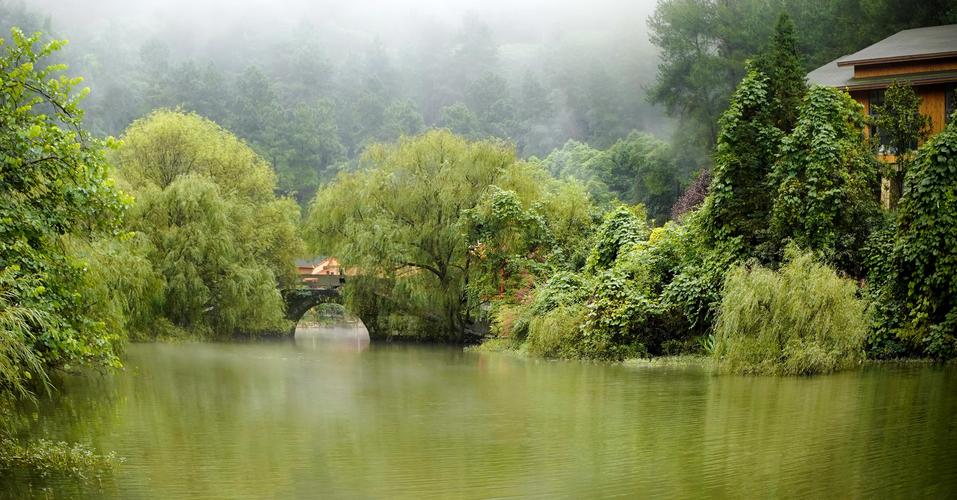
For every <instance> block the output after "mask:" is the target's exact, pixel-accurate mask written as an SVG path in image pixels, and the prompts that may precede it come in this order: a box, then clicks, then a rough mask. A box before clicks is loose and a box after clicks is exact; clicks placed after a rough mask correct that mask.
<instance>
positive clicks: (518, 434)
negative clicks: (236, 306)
mask: <svg viewBox="0 0 957 500" xmlns="http://www.w3.org/2000/svg"><path fill="white" fill-rule="evenodd" d="M124 363H125V368H124V370H123V371H120V372H117V373H115V374H110V375H94V376H86V377H68V378H66V380H65V381H64V384H63V387H62V389H61V393H60V394H59V395H58V396H57V397H55V398H52V399H44V400H43V401H41V403H40V405H39V407H38V408H35V409H34V410H33V411H35V414H34V415H33V416H32V417H33V420H34V421H33V428H32V429H31V430H30V434H31V435H34V436H37V437H39V436H44V437H49V438H54V439H64V440H78V441H80V442H83V443H87V444H90V445H92V446H93V447H95V448H96V449H97V450H100V451H110V450H115V451H116V452H117V454H118V455H120V456H122V457H124V458H125V460H126V461H125V463H123V464H121V465H120V466H118V468H117V470H116V472H115V474H114V475H113V477H111V478H110V479H108V480H106V481H105V482H104V483H103V484H100V485H98V486H85V487H79V486H77V485H76V484H74V483H72V482H63V483H57V482H56V481H50V480H46V482H45V483H44V484H45V485H46V487H47V488H50V490H49V491H47V492H46V494H49V493H51V492H52V495H53V496H64V495H75V496H81V497H83V496H85V497H91V498H103V497H106V498H130V499H136V498H162V499H168V498H184V499H191V498H314V497H323V498H355V497H378V498H487V497H549V498H551V497H569V498H585V497H588V498H594V497H612V496H642V497H647V496H654V497H678V498H693V497H701V496H709V497H726V498H742V497H817V498H837V497H841V498H846V497H874V496H877V497H943V496H953V495H955V494H957V367H955V366H954V365H953V364H951V365H944V366H941V365H929V364H920V363H910V364H901V365H872V366H866V367H863V368H861V369H859V370H856V371H851V372H845V373H840V374H836V375H830V376H819V377H812V378H773V377H739V376H716V375H713V374H711V373H710V372H708V371H707V370H706V369H704V368H701V367H694V366H690V367H688V366H683V367H653V366H628V365H612V364H595V363H581V362H556V361H543V360H530V359H523V358H520V357H516V356H513V355H508V354H497V353H477V352H463V351H462V350H461V349H456V348H450V347H435V346H419V345H388V344H385V345H379V344H372V345H370V344H369V342H368V337H367V336H365V334H364V332H363V331H362V330H359V329H357V328H355V327H338V328H331V329H319V330H301V331H300V332H299V334H298V335H297V337H296V340H295V341H287V342H268V343H266V342H264V343H236V344H210V343H183V344H161V343H158V344H132V345H129V346H128V348H127V350H126V353H125V355H124ZM21 479H22V478H21ZM6 481H7V484H6V485H0V486H5V488H4V491H6V492H7V494H8V495H14V494H15V492H16V494H17V495H22V494H25V493H24V491H25V489H24V486H23V484H11V483H10V479H9V478H7V480H6ZM34 493H35V494H37V495H40V494H43V492H42V491H37V490H35V491H34Z"/></svg>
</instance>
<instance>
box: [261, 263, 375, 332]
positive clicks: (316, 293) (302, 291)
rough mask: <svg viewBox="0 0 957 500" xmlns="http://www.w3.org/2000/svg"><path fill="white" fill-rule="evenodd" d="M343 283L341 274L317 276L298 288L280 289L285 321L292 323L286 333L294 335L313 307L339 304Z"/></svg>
mask: <svg viewBox="0 0 957 500" xmlns="http://www.w3.org/2000/svg"><path fill="white" fill-rule="evenodd" d="M345 282H346V277H345V276H344V275H342V274H327V275H317V276H315V277H313V278H312V279H311V280H310V281H308V282H305V281H304V282H303V283H302V284H301V285H300V286H298V287H295V288H283V289H281V290H280V293H282V300H283V302H285V303H286V319H288V320H289V321H292V326H291V327H290V330H289V332H287V333H288V334H289V335H290V336H292V335H295V333H296V325H297V324H298V323H299V320H301V319H302V317H303V315H305V314H306V312H307V311H309V310H310V309H312V308H313V307H316V306H318V305H319V304H323V303H327V302H332V303H337V304H341V303H342V285H344V284H345ZM360 319H361V318H360Z"/></svg>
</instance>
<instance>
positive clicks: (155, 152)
mask: <svg viewBox="0 0 957 500" xmlns="http://www.w3.org/2000/svg"><path fill="white" fill-rule="evenodd" d="M115 160H116V163H117V165H118V176H119V179H120V181H121V183H122V184H123V185H124V186H125V187H126V189H128V190H129V191H130V192H131V193H132V194H133V195H134V197H135V199H136V201H135V203H134V205H133V207H132V209H131V210H130V213H129V216H128V217H127V226H128V229H129V230H131V231H132V232H134V233H135V234H136V235H138V236H136V237H135V238H131V239H130V241H131V243H135V244H136V245H137V246H138V248H140V251H141V252H142V254H143V255H145V261H146V262H147V263H148V266H149V269H150V270H151V271H152V273H153V275H152V276H149V273H148V272H144V275H145V276H144V281H146V282H151V283H153V289H154V290H158V291H157V292H155V293H153V294H152V295H149V296H141V297H143V299H144V300H143V302H142V303H141V304H139V305H140V306H141V307H142V308H145V309H147V310H149V311H150V315H151V316H156V317H157V318H159V320H158V321H156V322H152V323H155V324H149V323H151V321H150V318H149V317H146V318H140V319H139V320H137V321H135V322H134V323H135V324H136V326H137V329H138V330H140V331H139V333H141V334H143V333H144V332H145V331H150V330H152V331H153V333H154V334H155V333H165V332H163V331H162V328H163V327H164V326H167V327H168V326H172V327H173V329H172V331H173V332H182V331H184V330H185V331H187V332H189V333H192V334H194V335H195V334H198V335H201V336H202V335H209V334H211V335H213V336H225V335H231V334H234V333H237V332H260V331H273V330H280V329H282V321H283V319H282V318H283V303H282V299H281V296H280V294H279V287H280V286H284V285H289V284H291V283H292V281H293V280H294V279H295V275H294V267H293V263H294V259H295V257H296V256H297V255H299V254H300V253H301V242H300V240H299V238H298V236H297V229H296V228H297V224H298V221H299V209H298V206H297V205H296V203H295V202H294V201H292V200H290V199H286V198H276V196H275V195H274V194H273V191H274V189H275V185H276V179H275V175H274V174H273V172H272V169H271V168H270V167H269V165H268V164H267V163H266V162H265V161H264V160H263V159H262V158H260V157H259V156H257V155H256V154H255V153H254V152H253V151H252V150H251V149H250V148H249V147H248V146H246V145H245V144H244V143H243V142H242V141H240V140H239V139H237V138H236V137H234V136H233V135H232V134H230V133H229V132H228V131H226V130H224V129H223V128H221V127H219V126H218V125H216V124H215V123H213V122H211V121H209V120H207V119H204V118H202V117H200V116H197V115H195V114H184V113H180V112H175V111H166V110H162V111H156V112H154V113H152V114H150V115H149V116H147V117H146V118H143V119H141V120H138V121H136V122H134V123H133V124H132V125H131V126H130V128H129V129H127V131H126V133H125V135H124V136H123V140H122V146H121V147H120V148H119V149H118V150H117V152H116V155H115ZM142 263H143V262H142V261H135V262H129V264H130V265H131V266H134V267H140V266H141V265H142Z"/></svg>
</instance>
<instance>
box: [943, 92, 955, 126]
mask: <svg viewBox="0 0 957 500" xmlns="http://www.w3.org/2000/svg"><path fill="white" fill-rule="evenodd" d="M954 111H957V83H950V84H947V85H945V86H944V123H950V121H951V120H952V119H953V118H952V117H951V115H953V114H954Z"/></svg>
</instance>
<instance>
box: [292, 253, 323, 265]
mask: <svg viewBox="0 0 957 500" xmlns="http://www.w3.org/2000/svg"><path fill="white" fill-rule="evenodd" d="M328 258H329V257H326V256H325V255H322V256H319V257H313V258H311V259H296V267H316V266H318V265H319V264H322V263H323V262H324V261H325V260H326V259H328Z"/></svg>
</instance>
